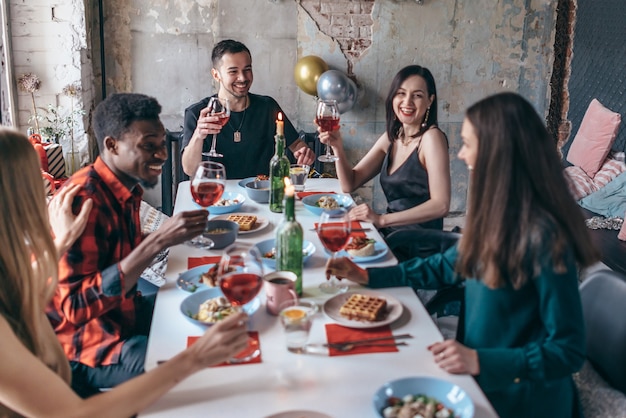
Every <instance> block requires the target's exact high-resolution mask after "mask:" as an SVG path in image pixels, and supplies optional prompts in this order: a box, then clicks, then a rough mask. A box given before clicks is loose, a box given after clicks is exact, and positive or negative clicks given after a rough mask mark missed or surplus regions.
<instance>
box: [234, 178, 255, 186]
mask: <svg viewBox="0 0 626 418" xmlns="http://www.w3.org/2000/svg"><path fill="white" fill-rule="evenodd" d="M255 179H256V177H246V178H245V179H241V180H239V182H237V184H238V185H239V187H241V188H242V189H245V188H246V184H248V183H250V182H251V181H254V180H255Z"/></svg>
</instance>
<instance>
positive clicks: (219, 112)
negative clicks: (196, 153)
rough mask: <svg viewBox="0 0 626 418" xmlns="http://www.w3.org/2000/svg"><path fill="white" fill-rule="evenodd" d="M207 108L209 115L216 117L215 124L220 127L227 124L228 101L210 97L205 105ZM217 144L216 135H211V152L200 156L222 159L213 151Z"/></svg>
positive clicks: (228, 113)
mask: <svg viewBox="0 0 626 418" xmlns="http://www.w3.org/2000/svg"><path fill="white" fill-rule="evenodd" d="M207 108H209V109H210V110H209V114H210V115H211V116H217V117H218V120H217V123H219V124H220V125H222V127H223V126H224V125H226V124H227V123H228V119H230V105H229V103H228V99H220V98H219V97H217V96H214V97H211V98H210V99H209V104H208V105H207ZM216 142H217V134H213V140H212V141H211V150H210V151H209V152H203V153H202V155H206V156H209V157H223V155H222V154H220V153H219V152H217V151H216V150H215V145H216Z"/></svg>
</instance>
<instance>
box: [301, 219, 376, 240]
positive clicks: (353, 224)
mask: <svg viewBox="0 0 626 418" xmlns="http://www.w3.org/2000/svg"><path fill="white" fill-rule="evenodd" d="M313 228H315V229H317V223H315V225H314V226H313ZM350 228H351V229H353V230H354V229H362V228H363V227H362V226H361V222H359V221H352V222H351V224H350ZM350 236H351V237H361V238H365V237H367V234H366V233H365V232H363V231H354V232H352V233H350Z"/></svg>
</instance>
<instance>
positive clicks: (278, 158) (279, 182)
mask: <svg viewBox="0 0 626 418" xmlns="http://www.w3.org/2000/svg"><path fill="white" fill-rule="evenodd" d="M274 139H275V141H276V152H275V153H274V156H273V157H272V159H271V160H270V210H271V211H272V212H282V211H283V196H284V190H285V183H284V178H285V177H289V159H288V158H287V156H286V155H285V137H284V136H283V135H282V133H281V132H277V133H276V136H275V137H274Z"/></svg>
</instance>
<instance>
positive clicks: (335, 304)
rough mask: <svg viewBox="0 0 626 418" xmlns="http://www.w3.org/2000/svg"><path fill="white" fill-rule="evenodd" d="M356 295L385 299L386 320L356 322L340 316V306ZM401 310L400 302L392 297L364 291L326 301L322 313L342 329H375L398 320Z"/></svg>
mask: <svg viewBox="0 0 626 418" xmlns="http://www.w3.org/2000/svg"><path fill="white" fill-rule="evenodd" d="M357 293H358V294H361V295H368V296H375V297H377V298H382V299H386V300H387V316H386V318H385V319H383V320H382V321H356V320H353V319H348V318H346V317H344V316H341V314H340V313H339V309H340V308H341V306H342V305H343V304H344V303H346V301H347V300H348V299H350V296H352V295H354V294H357ZM402 309H403V306H402V303H400V301H399V300H398V299H396V298H394V297H393V296H389V295H385V294H383V293H380V292H374V291H372V290H365V289H362V290H356V291H350V292H346V293H340V294H338V295H336V296H333V297H332V298H330V299H328V300H327V301H326V303H324V313H326V315H328V317H329V318H331V319H333V320H334V321H335V322H336V323H337V324H339V325H343V326H344V327H348V328H377V327H382V326H383V325H389V324H391V323H392V322H394V321H395V320H396V319H398V318H400V316H401V315H402Z"/></svg>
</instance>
